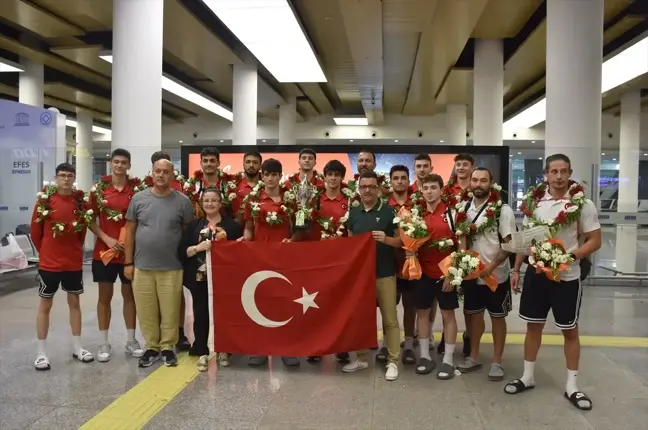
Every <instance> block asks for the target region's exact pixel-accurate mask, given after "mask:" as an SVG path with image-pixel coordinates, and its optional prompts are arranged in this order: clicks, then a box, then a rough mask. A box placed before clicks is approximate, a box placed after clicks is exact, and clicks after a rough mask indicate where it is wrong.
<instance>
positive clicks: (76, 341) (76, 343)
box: [72, 336, 83, 354]
mask: <svg viewBox="0 0 648 430" xmlns="http://www.w3.org/2000/svg"><path fill="white" fill-rule="evenodd" d="M72 348H74V353H75V354H79V353H80V352H81V349H83V348H81V336H72Z"/></svg>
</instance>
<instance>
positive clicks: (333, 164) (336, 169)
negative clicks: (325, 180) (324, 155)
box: [324, 160, 346, 178]
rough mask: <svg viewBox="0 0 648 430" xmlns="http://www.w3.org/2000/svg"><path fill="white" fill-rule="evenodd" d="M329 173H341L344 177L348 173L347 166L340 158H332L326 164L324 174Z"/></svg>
mask: <svg viewBox="0 0 648 430" xmlns="http://www.w3.org/2000/svg"><path fill="white" fill-rule="evenodd" d="M329 173H339V174H340V176H342V177H343V178H344V175H346V167H344V164H342V162H341V161H339V160H331V161H329V162H328V163H326V165H325V166H324V176H326V175H328V174H329Z"/></svg>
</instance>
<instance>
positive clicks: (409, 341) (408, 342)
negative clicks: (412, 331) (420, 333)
mask: <svg viewBox="0 0 648 430" xmlns="http://www.w3.org/2000/svg"><path fill="white" fill-rule="evenodd" d="M403 347H404V348H405V349H414V338H413V337H406V338H405V345H403Z"/></svg>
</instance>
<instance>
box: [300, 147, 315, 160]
mask: <svg viewBox="0 0 648 430" xmlns="http://www.w3.org/2000/svg"><path fill="white" fill-rule="evenodd" d="M304 154H307V155H312V156H313V158H314V159H316V160H317V153H316V152H315V150H314V149H311V148H304V149H302V150H301V151H299V156H298V158H301V156H302V155H304Z"/></svg>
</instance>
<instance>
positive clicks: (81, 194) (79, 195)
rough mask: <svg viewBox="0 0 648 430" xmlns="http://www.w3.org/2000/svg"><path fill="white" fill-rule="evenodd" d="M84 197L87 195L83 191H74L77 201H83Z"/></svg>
mask: <svg viewBox="0 0 648 430" xmlns="http://www.w3.org/2000/svg"><path fill="white" fill-rule="evenodd" d="M84 196H85V193H84V192H83V191H82V190H75V191H74V199H75V200H81V201H83V197H84Z"/></svg>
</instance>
